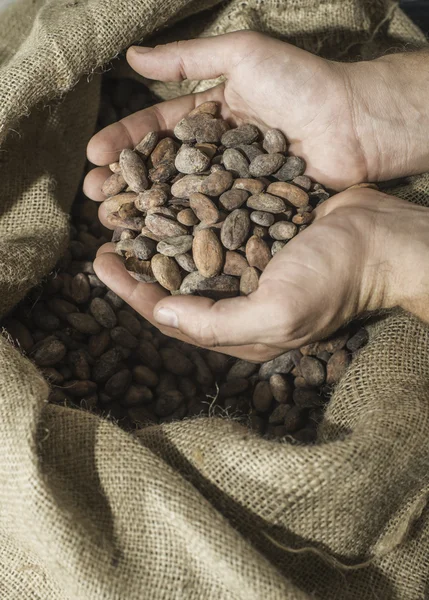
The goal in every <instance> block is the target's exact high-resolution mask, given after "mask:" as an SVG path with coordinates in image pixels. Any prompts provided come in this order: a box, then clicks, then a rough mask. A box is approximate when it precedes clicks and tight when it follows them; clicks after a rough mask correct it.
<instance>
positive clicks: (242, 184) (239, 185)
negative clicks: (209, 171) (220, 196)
mask: <svg viewBox="0 0 429 600" xmlns="http://www.w3.org/2000/svg"><path fill="white" fill-rule="evenodd" d="M266 187H267V186H266V185H265V182H264V181H262V180H261V179H246V178H239V179H236V180H235V181H234V185H233V189H237V190H244V191H246V192H249V194H252V196H255V195H257V194H261V193H262V192H263V191H264V189H265V188H266Z"/></svg>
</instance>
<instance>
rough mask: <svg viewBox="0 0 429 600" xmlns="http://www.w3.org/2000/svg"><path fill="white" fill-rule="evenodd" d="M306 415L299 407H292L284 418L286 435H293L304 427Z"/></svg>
mask: <svg viewBox="0 0 429 600" xmlns="http://www.w3.org/2000/svg"><path fill="white" fill-rule="evenodd" d="M304 422H305V419H304V413H303V411H302V410H301V409H300V407H298V406H291V407H290V408H289V410H288V411H287V413H286V415H285V418H284V422H283V425H284V428H285V432H286V433H293V432H295V431H297V430H298V429H300V428H301V427H302V426H303V425H304Z"/></svg>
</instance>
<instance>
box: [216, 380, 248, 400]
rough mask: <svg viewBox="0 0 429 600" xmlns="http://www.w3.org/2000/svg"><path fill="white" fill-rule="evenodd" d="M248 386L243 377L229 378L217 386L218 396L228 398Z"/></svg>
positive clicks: (240, 392) (243, 390) (241, 391)
mask: <svg viewBox="0 0 429 600" xmlns="http://www.w3.org/2000/svg"><path fill="white" fill-rule="evenodd" d="M248 387H249V382H248V381H247V379H244V378H236V379H229V381H225V383H222V385H220V386H219V398H220V399H222V398H228V397H230V396H236V395H237V394H242V393H243V392H245V391H246V390H247V389H248Z"/></svg>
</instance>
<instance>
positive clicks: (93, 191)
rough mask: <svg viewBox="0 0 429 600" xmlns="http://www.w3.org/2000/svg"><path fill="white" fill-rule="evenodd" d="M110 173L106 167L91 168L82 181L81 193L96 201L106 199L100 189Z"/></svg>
mask: <svg viewBox="0 0 429 600" xmlns="http://www.w3.org/2000/svg"><path fill="white" fill-rule="evenodd" d="M111 174H112V171H111V170H110V169H109V168H108V167H100V168H97V169H92V170H91V171H90V172H89V173H88V175H87V176H86V177H85V179H84V182H83V193H84V194H85V196H86V197H87V198H90V200H95V201H96V202H103V201H104V200H106V196H105V195H104V194H103V192H102V191H101V187H102V185H103V183H104V182H105V181H106V179H107V178H108V177H110V175H111Z"/></svg>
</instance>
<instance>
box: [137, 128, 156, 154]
mask: <svg viewBox="0 0 429 600" xmlns="http://www.w3.org/2000/svg"><path fill="white" fill-rule="evenodd" d="M158 137H159V136H158V132H157V131H149V132H148V133H147V134H146V135H145V136H144V138H143V139H142V140H141V141H140V142H139V143H138V144H137V146H136V147H135V148H134V150H135V151H136V152H138V153H139V154H141V155H142V156H143V157H144V158H148V157H149V156H150V154H151V153H152V152H153V150H154V149H155V147H156V145H157V143H158Z"/></svg>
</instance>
